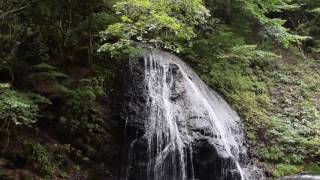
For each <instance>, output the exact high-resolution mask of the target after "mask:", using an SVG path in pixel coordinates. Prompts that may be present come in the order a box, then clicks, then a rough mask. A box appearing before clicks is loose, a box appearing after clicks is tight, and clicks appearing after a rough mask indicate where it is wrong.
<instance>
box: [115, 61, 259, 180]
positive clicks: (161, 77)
mask: <svg viewBox="0 0 320 180" xmlns="http://www.w3.org/2000/svg"><path fill="white" fill-rule="evenodd" d="M170 58H171V59H170ZM172 58H174V57H173V56H166V57H164V58H163V55H161V56H147V57H146V56H144V57H140V58H135V59H131V60H130V61H129V62H128V64H127V65H126V67H125V72H124V73H123V74H124V76H123V80H122V86H123V87H122V90H123V93H122V94H123V97H122V98H121V99H120V101H121V104H122V107H121V114H122V119H124V120H125V121H126V125H125V130H124V131H125V137H126V138H125V141H126V142H125V144H126V147H125V149H126V151H125V152H124V157H126V158H124V162H123V169H122V173H121V175H120V178H119V179H121V180H238V179H244V178H243V177H244V176H243V174H241V173H240V171H239V170H240V168H241V167H240V165H239V166H237V164H236V162H237V161H238V160H239V159H238V157H239V156H244V155H243V154H244V153H245V151H242V150H241V147H242V144H243V142H241V141H242V138H241V137H240V136H242V135H243V134H241V133H242V130H239V129H237V128H236V129H237V131H235V132H231V130H232V129H234V128H235V126H236V125H237V122H233V119H232V118H231V115H230V114H232V112H229V111H230V110H229V109H228V108H229V107H227V108H226V107H225V106H226V103H225V102H224V101H223V100H220V99H219V98H220V97H218V98H217V97H214V98H217V99H216V101H217V102H216V103H218V104H219V103H220V104H221V103H222V105H219V106H221V107H220V109H219V108H217V109H212V108H211V105H210V103H207V101H208V102H210V101H212V99H211V98H212V97H211V96H215V94H210V93H208V94H210V97H209V95H208V97H203V95H202V93H203V94H205V95H206V93H204V90H203V89H201V88H199V89H198V88H197V86H205V85H204V83H202V82H201V83H200V84H196V83H195V82H194V81H196V80H198V79H197V77H195V75H194V74H188V73H189V72H187V71H189V69H181V68H182V67H183V64H179V63H175V59H172ZM205 88H206V87H205ZM205 88H204V89H205ZM213 111H216V113H217V114H215V113H214V112H213ZM222 111H226V112H223V113H225V114H221V112H222ZM227 116H230V117H227ZM220 117H223V118H222V119H219V118H220ZM228 118H229V119H228ZM230 118H231V119H230ZM218 120H219V121H226V123H233V124H231V125H230V127H229V126H228V125H225V124H223V123H221V122H217V124H215V123H214V121H218ZM229 121H230V122H229ZM219 123H220V124H219ZM223 126H226V128H224V127H223ZM219 128H220V129H219ZM222 131H226V132H222ZM229 131H230V132H229ZM229 136H235V137H229ZM238 136H239V137H238ZM226 138H228V139H226ZM228 141H230V142H228ZM226 143H230V144H226ZM238 143H239V144H238ZM241 143H242V144H241ZM242 165H243V164H242ZM252 180H254V178H253V179H252Z"/></svg>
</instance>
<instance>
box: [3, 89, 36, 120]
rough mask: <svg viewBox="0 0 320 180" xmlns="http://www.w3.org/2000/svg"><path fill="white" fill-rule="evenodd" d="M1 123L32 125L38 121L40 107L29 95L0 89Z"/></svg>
mask: <svg viewBox="0 0 320 180" xmlns="http://www.w3.org/2000/svg"><path fill="white" fill-rule="evenodd" d="M0 107H1V108H0V120H1V123H3V124H5V123H6V122H8V121H9V122H12V123H13V124H14V125H31V124H32V123H34V122H35V121H36V116H37V114H38V112H39V108H38V105H37V104H36V103H34V101H33V100H32V99H31V98H30V96H29V95H28V94H24V93H20V92H16V91H12V90H7V89H0Z"/></svg>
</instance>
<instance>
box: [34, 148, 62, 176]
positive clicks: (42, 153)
mask: <svg viewBox="0 0 320 180" xmlns="http://www.w3.org/2000/svg"><path fill="white" fill-rule="evenodd" d="M28 160H30V161H31V162H32V164H33V166H34V167H35V168H36V169H37V170H38V171H39V172H38V173H39V174H40V175H42V176H51V175H52V174H53V173H54V172H55V170H56V167H55V165H54V163H53V162H52V160H51V157H50V154H49V153H48V151H47V149H46V147H44V146H42V145H41V144H39V143H36V144H32V147H31V154H30V155H29V156H28Z"/></svg>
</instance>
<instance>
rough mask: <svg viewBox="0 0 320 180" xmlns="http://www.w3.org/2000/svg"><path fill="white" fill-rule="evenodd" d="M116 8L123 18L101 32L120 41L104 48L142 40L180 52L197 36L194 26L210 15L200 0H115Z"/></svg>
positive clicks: (124, 45) (123, 45)
mask: <svg viewBox="0 0 320 180" xmlns="http://www.w3.org/2000/svg"><path fill="white" fill-rule="evenodd" d="M114 9H115V11H116V13H117V14H118V15H119V16H120V17H121V22H119V23H115V24H113V25H110V26H109V27H108V28H107V29H106V31H105V32H103V33H102V35H103V37H104V39H107V38H116V39H117V41H119V42H116V43H109V44H105V45H103V46H102V48H100V50H101V51H105V50H107V51H110V50H111V51H116V50H118V49H119V48H122V47H126V46H127V43H128V42H129V43H130V44H132V43H133V42H142V43H146V44H151V45H153V46H155V47H163V48H166V49H169V50H173V51H176V52H179V51H181V50H182V48H183V44H188V41H190V40H191V39H193V38H195V37H196V33H195V32H194V28H195V26H197V25H201V24H204V23H206V19H207V18H208V17H209V16H210V15H209V11H208V10H207V9H206V8H205V6H204V5H203V3H202V1H201V0H192V1H190V0H182V1H175V0H157V1H156V0H126V1H121V2H118V3H116V4H115V6H114ZM111 46H113V47H111ZM111 54H113V55H114V54H116V53H114V52H111Z"/></svg>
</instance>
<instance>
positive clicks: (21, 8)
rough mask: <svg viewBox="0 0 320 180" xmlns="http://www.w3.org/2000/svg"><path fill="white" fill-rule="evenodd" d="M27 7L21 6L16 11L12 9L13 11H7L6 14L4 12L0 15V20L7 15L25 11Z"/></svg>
mask: <svg viewBox="0 0 320 180" xmlns="http://www.w3.org/2000/svg"><path fill="white" fill-rule="evenodd" d="M28 6H29V5H26V6H22V7H20V8H18V9H13V10H10V11H8V12H5V13H3V14H1V15H0V19H1V18H4V17H5V16H7V15H9V14H12V13H17V12H19V11H22V10H24V9H26V8H27V7H28Z"/></svg>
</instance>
